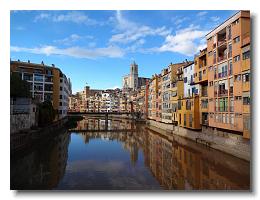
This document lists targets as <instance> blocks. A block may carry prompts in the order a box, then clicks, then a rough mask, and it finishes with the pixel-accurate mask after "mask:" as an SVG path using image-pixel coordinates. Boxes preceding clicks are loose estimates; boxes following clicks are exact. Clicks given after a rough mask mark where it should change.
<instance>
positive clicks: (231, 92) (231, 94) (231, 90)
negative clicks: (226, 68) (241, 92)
mask: <svg viewBox="0 0 260 200" xmlns="http://www.w3.org/2000/svg"><path fill="white" fill-rule="evenodd" d="M233 94H234V92H233V88H229V96H233Z"/></svg>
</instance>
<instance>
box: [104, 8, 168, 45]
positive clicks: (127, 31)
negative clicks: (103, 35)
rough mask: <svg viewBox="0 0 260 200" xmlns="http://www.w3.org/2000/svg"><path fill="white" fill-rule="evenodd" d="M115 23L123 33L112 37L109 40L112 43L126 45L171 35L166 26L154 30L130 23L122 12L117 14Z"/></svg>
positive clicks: (117, 28)
mask: <svg viewBox="0 0 260 200" xmlns="http://www.w3.org/2000/svg"><path fill="white" fill-rule="evenodd" d="M114 22H115V23H116V30H117V31H119V32H121V33H118V34H115V35H112V37H111V38H110V40H109V42H110V43H123V44H126V43H130V42H134V41H136V40H139V39H141V38H145V37H147V36H166V35H168V34H170V33H171V31H170V30H167V29H166V27H165V26H163V27H159V28H152V27H150V26H145V25H141V24H137V23H134V22H132V21H129V20H127V19H126V18H124V17H123V16H122V13H121V12H120V11H117V12H116V15H115V18H114Z"/></svg>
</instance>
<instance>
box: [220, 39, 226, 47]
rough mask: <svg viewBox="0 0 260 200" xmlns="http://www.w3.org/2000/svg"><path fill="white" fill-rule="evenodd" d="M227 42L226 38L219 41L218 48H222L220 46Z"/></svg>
mask: <svg viewBox="0 0 260 200" xmlns="http://www.w3.org/2000/svg"><path fill="white" fill-rule="evenodd" d="M226 41H227V40H226V38H224V39H221V40H219V41H218V46H220V45H222V44H224V43H226Z"/></svg>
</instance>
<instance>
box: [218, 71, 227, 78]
mask: <svg viewBox="0 0 260 200" xmlns="http://www.w3.org/2000/svg"><path fill="white" fill-rule="evenodd" d="M226 76H227V71H224V72H220V73H218V78H223V77H226Z"/></svg>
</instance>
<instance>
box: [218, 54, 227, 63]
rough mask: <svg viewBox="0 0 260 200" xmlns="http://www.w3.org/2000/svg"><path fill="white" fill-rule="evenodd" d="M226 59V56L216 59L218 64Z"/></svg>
mask: <svg viewBox="0 0 260 200" xmlns="http://www.w3.org/2000/svg"><path fill="white" fill-rule="evenodd" d="M226 59H227V55H224V56H219V57H218V62H221V61H223V60H226Z"/></svg>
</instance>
